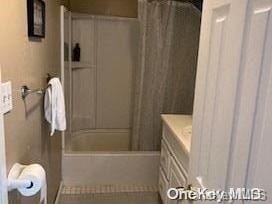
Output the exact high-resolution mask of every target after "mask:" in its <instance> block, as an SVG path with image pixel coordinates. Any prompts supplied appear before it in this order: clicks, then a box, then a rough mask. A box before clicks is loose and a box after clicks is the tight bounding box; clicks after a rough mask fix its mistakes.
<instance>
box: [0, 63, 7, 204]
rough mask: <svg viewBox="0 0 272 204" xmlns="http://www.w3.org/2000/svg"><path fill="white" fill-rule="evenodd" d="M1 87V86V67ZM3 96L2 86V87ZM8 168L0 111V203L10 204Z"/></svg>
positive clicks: (2, 119)
mask: <svg viewBox="0 0 272 204" xmlns="http://www.w3.org/2000/svg"><path fill="white" fill-rule="evenodd" d="M0 85H1V66H0ZM0 95H1V86H0ZM6 171H7V168H6V148H5V134H4V118H3V113H2V111H1V109H0V203H1V204H8V193H7V183H6V182H7V172H6Z"/></svg>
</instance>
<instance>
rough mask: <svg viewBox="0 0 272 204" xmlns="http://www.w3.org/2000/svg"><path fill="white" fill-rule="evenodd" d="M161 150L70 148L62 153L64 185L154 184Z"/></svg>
mask: <svg viewBox="0 0 272 204" xmlns="http://www.w3.org/2000/svg"><path fill="white" fill-rule="evenodd" d="M159 158H160V152H132V151H127V152H73V153H64V154H63V163H62V172H63V183H64V185H67V186H94V185H110V184H112V185H124V184H125V185H157V183H158V175H159V160H160V159H159Z"/></svg>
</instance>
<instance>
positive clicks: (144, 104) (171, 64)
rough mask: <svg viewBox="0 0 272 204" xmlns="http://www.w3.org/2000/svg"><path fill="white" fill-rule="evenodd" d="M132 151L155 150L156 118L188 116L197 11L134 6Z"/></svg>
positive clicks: (174, 5) (185, 6)
mask: <svg viewBox="0 0 272 204" xmlns="http://www.w3.org/2000/svg"><path fill="white" fill-rule="evenodd" d="M138 15H139V21H140V32H141V45H140V52H139V68H138V69H137V70H136V71H135V91H134V93H135V96H134V99H135V101H134V110H133V127H132V150H141V151H156V150H159V149H160V142H161V135H162V133H161V129H162V128H161V117H160V114H162V113H180V114H181V113H182V114H192V109H193V98H194V84H195V75H196V67H197V52H198V41H199V30H200V16H201V15H200V11H199V10H197V9H196V8H195V7H194V6H193V5H192V4H190V3H181V2H175V1H162V0H160V1H152V2H148V1H147V0H140V1H139V14H138Z"/></svg>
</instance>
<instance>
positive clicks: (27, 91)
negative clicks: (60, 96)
mask: <svg viewBox="0 0 272 204" xmlns="http://www.w3.org/2000/svg"><path fill="white" fill-rule="evenodd" d="M43 93H44V90H43V89H35V90H31V89H29V88H28V86H26V85H24V86H22V87H21V95H22V99H23V100H25V98H26V97H27V96H28V95H30V94H40V95H42V94H43Z"/></svg>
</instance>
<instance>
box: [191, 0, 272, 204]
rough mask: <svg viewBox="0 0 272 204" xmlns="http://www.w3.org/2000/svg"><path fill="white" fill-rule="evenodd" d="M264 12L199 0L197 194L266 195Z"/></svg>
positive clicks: (269, 122)
mask: <svg viewBox="0 0 272 204" xmlns="http://www.w3.org/2000/svg"><path fill="white" fill-rule="evenodd" d="M271 6H272V0H204V7H203V18H202V27H201V39H200V51H199V61H198V73H197V82H196V97H195V107H194V119H193V138H192V152H191V158H190V161H191V163H190V171H189V174H190V175H189V183H192V184H193V185H194V186H196V187H199V186H202V187H206V188H210V189H224V190H227V189H229V188H230V187H248V188H250V187H260V188H264V189H265V190H266V191H268V192H272V187H271V186H272V185H271V183H272V179H271V175H270V173H271V172H272V165H271V162H270V161H269V160H268V159H269V157H270V156H268V155H271V153H272V137H271V136H272V108H271V107H270V106H271V105H272V70H271V69H272V67H271V59H272V38H271V36H272V15H271ZM268 104H270V106H269V105H268ZM269 200H270V202H269ZM267 203H271V197H270V198H269V197H268V201H267Z"/></svg>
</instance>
